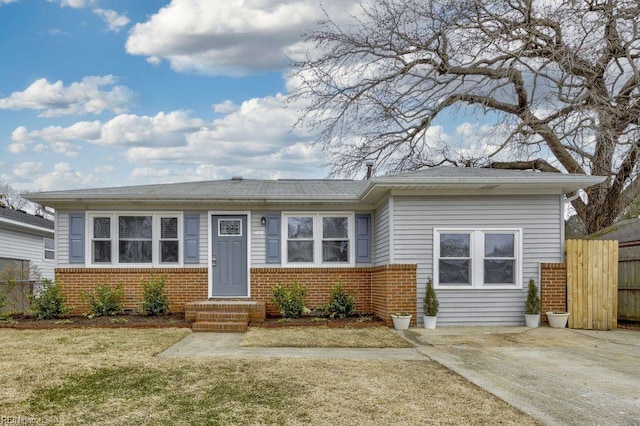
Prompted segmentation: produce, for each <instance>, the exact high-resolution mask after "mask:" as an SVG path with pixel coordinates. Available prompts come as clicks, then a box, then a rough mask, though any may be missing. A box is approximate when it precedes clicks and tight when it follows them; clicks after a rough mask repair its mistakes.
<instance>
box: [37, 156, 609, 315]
mask: <svg viewBox="0 0 640 426" xmlns="http://www.w3.org/2000/svg"><path fill="white" fill-rule="evenodd" d="M601 180H602V178H599V177H590V176H583V175H565V174H559V173H534V172H525V171H503V170H492V169H465V168H444V167H443V168H434V169H429V170H424V171H419V172H413V173H405V174H400V175H393V176H383V177H374V178H372V179H370V180H366V181H346V180H276V181H268V180H267V181H258V180H244V179H240V178H234V179H231V180H223V181H210V182H192V183H180V184H164V185H148V186H138V187H122V188H105V189H93V190H72V191H58V192H43V193H32V194H28V195H27V197H28V198H29V199H31V200H32V201H36V202H39V203H41V204H45V205H48V206H51V207H54V208H55V209H56V249H57V253H58V255H57V261H56V262H57V263H56V281H57V282H58V283H59V284H60V285H62V287H63V290H64V292H65V294H66V296H67V300H68V304H69V305H71V306H72V307H73V309H74V310H75V311H77V312H78V313H79V312H84V310H86V307H85V306H84V303H86V302H85V301H83V300H82V298H81V297H80V294H81V293H82V292H83V291H91V290H92V289H93V288H95V286H96V285H99V284H102V283H104V282H105V281H108V282H109V283H110V284H112V285H115V284H117V283H122V284H123V287H124V289H125V307H127V308H129V309H139V307H140V302H141V284H140V278H147V277H148V276H149V275H150V274H152V273H154V274H164V275H166V276H167V292H168V294H169V297H170V300H171V302H172V308H173V310H176V311H180V310H183V309H184V306H185V304H188V303H190V302H196V301H200V300H207V299H221V300H222V299H224V300H247V299H248V300H257V301H263V302H266V303H267V305H266V306H267V312H269V313H275V310H274V307H273V305H272V304H271V303H270V302H269V299H270V297H271V288H272V287H273V286H274V285H276V284H277V283H278V282H282V283H285V284H286V283H292V282H294V281H297V282H299V283H301V284H304V285H305V286H306V287H307V289H308V295H307V306H309V307H316V306H320V305H322V304H324V303H326V302H327V300H328V297H329V292H330V289H331V288H332V287H333V285H335V283H336V281H337V280H339V281H341V282H342V283H343V284H344V285H345V287H346V288H347V290H348V291H350V292H352V293H354V294H355V295H356V300H357V306H356V308H357V310H358V311H359V312H362V313H375V314H376V315H378V316H380V317H382V318H384V319H386V320H388V319H389V318H388V317H389V314H390V313H391V312H394V311H399V310H404V311H409V312H412V313H413V314H416V315H414V318H415V317H416V316H421V314H422V302H421V301H422V297H423V295H424V292H425V288H426V282H427V279H429V278H431V279H433V282H434V286H435V288H436V292H437V295H438V298H439V300H440V313H439V319H438V323H439V324H441V325H518V324H523V321H524V319H523V312H524V300H525V298H526V282H528V280H529V279H530V278H533V279H534V280H536V282H539V279H540V265H541V263H546V262H560V261H562V259H563V240H564V237H563V229H564V226H563V222H564V207H565V202H566V201H565V199H566V197H565V194H568V193H573V192H575V191H576V190H578V189H580V188H584V187H587V186H590V185H593V184H596V183H599V182H601Z"/></svg>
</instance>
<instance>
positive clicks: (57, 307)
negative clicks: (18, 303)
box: [29, 280, 69, 320]
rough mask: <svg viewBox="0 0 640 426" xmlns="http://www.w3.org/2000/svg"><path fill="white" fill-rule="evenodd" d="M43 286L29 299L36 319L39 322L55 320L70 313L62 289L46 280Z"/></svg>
mask: <svg viewBox="0 0 640 426" xmlns="http://www.w3.org/2000/svg"><path fill="white" fill-rule="evenodd" d="M42 284H43V285H42V288H41V289H40V291H39V292H38V293H37V294H35V295H31V296H30V297H29V298H30V299H31V309H33V311H34V313H35V315H36V318H38V319H39V320H44V319H53V318H58V317H59V316H60V315H62V314H66V313H67V312H69V310H68V309H67V308H66V306H65V299H64V296H63V295H62V290H60V287H59V286H58V285H57V284H56V283H54V282H52V281H50V280H44V281H43V282H42Z"/></svg>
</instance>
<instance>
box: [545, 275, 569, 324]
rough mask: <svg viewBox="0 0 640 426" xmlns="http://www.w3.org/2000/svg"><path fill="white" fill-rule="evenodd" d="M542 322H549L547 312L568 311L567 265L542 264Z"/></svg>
mask: <svg viewBox="0 0 640 426" xmlns="http://www.w3.org/2000/svg"><path fill="white" fill-rule="evenodd" d="M540 300H541V302H542V309H541V310H540V313H541V315H540V320H541V322H543V323H546V322H547V316H546V315H545V312H549V311H566V310H567V264H566V263H542V264H541V265H540Z"/></svg>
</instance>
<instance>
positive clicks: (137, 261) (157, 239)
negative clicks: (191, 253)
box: [89, 213, 182, 266]
mask: <svg viewBox="0 0 640 426" xmlns="http://www.w3.org/2000/svg"><path fill="white" fill-rule="evenodd" d="M180 219H181V215H180V214H178V213H175V214H174V213H143V214H138V213H90V214H89V232H90V234H89V235H90V248H89V252H90V259H91V264H94V265H157V266H169V265H180V264H181V262H182V253H181V249H180V239H181V236H182V226H181V223H182V221H181V220H180Z"/></svg>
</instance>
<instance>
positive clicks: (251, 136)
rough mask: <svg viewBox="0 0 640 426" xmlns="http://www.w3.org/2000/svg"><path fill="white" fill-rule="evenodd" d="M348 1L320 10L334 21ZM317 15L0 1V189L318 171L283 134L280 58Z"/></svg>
mask: <svg viewBox="0 0 640 426" xmlns="http://www.w3.org/2000/svg"><path fill="white" fill-rule="evenodd" d="M355 4H356V2H355V1H352V0H349V1H345V0H342V1H340V0H328V1H323V2H322V5H323V7H324V8H325V9H326V10H327V11H328V12H329V13H330V14H332V16H345V17H346V16H347V15H348V13H350V12H351V13H352V12H353V10H354V9H353V8H354V7H356V6H355ZM321 13H322V12H321V9H320V7H319V2H318V1H317V0H244V1H243V0H224V1H222V0H220V1H218V0H144V1H131V0H0V40H2V41H1V42H0V57H2V58H3V65H2V66H0V141H1V142H0V182H8V183H9V184H11V185H12V186H13V187H14V188H17V189H20V190H58V189H71V188H87V187H99V186H119V185H135V184H148V183H160V182H177V181H186V180H207V179H227V178H230V177H231V176H235V175H242V176H244V177H246V178H259V179H272V178H318V177H325V176H326V175H327V173H328V170H327V169H323V168H322V167H321V165H322V164H323V163H325V162H326V159H324V158H323V157H322V153H321V151H320V149H319V148H318V147H314V146H310V145H309V142H311V141H312V140H313V139H314V138H313V135H312V134H309V133H308V130H306V129H300V128H298V129H293V125H294V123H295V121H296V118H297V116H298V107H300V106H301V105H300V104H298V105H296V104H294V105H291V106H289V107H288V108H285V107H284V102H285V100H286V94H287V91H288V89H290V88H291V87H292V85H293V84H295V83H294V82H293V81H291V80H290V79H289V78H288V72H289V71H290V69H289V64H290V62H289V61H290V59H288V58H295V57H296V55H300V54H301V52H304V51H305V45H304V44H303V43H302V42H301V40H300V37H299V35H300V33H301V32H302V31H304V30H306V29H309V28H310V27H311V26H312V25H313V24H314V22H315V21H316V20H317V19H319V18H321V17H322V15H321ZM448 130H450V131H452V132H455V131H456V130H455V129H448ZM458 130H459V132H461V134H463V135H464V134H465V132H468V131H469V129H468V128H463V127H461V128H459V129H458ZM363 174H364V167H363Z"/></svg>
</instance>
